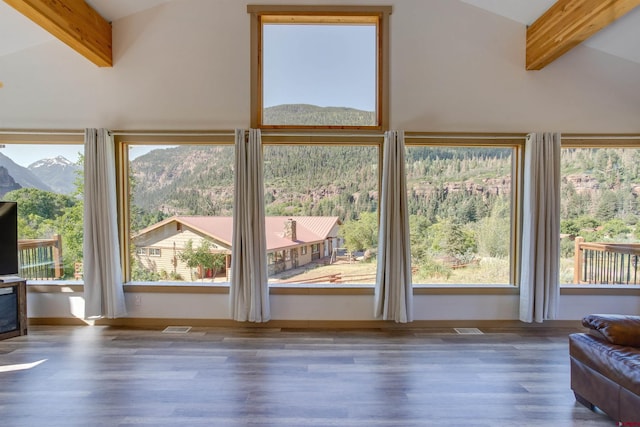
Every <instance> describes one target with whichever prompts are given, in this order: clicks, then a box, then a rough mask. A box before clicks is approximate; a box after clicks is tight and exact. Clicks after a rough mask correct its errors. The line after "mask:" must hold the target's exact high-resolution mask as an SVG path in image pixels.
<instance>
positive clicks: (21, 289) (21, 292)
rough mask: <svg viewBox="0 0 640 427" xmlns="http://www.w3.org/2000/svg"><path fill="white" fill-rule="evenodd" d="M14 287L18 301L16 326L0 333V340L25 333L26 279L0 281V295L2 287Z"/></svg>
mask: <svg viewBox="0 0 640 427" xmlns="http://www.w3.org/2000/svg"><path fill="white" fill-rule="evenodd" d="M6 288H14V292H15V293H16V295H17V302H18V307H17V308H18V313H17V317H18V319H17V320H18V327H17V328H16V329H14V330H11V331H6V332H2V333H0V340H3V339H6V338H13V337H17V336H20V335H27V281H26V280H23V279H18V280H13V281H6V282H4V281H3V282H0V297H2V296H3V295H2V289H6Z"/></svg>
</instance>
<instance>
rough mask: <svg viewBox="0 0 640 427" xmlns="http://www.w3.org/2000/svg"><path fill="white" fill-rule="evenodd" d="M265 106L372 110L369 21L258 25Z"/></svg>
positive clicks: (372, 28)
mask: <svg viewBox="0 0 640 427" xmlns="http://www.w3.org/2000/svg"><path fill="white" fill-rule="evenodd" d="M263 44H264V47H263V48H264V54H263V57H264V65H263V68H264V76H263V79H264V88H263V97H264V106H265V107H271V106H274V105H280V104H298V103H304V104H313V105H319V106H322V107H352V108H358V109H361V110H366V111H375V106H376V27H375V26H374V25H282V24H265V25H264V26H263Z"/></svg>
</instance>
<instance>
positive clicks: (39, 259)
mask: <svg viewBox="0 0 640 427" xmlns="http://www.w3.org/2000/svg"><path fill="white" fill-rule="evenodd" d="M18 257H19V262H20V277H23V278H25V279H31V280H52V279H59V278H61V277H62V275H63V274H64V272H63V268H62V239H61V237H60V235H58V234H56V235H54V236H53V239H24V240H19V241H18Z"/></svg>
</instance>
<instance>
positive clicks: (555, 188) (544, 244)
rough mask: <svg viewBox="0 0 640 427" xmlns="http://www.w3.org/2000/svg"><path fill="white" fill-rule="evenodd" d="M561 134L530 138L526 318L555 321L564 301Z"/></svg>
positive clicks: (526, 199)
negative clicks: (562, 276)
mask: <svg viewBox="0 0 640 427" xmlns="http://www.w3.org/2000/svg"><path fill="white" fill-rule="evenodd" d="M560 139H561V138H560V134H559V133H532V134H530V135H528V136H527V140H526V147H525V156H524V163H525V164H524V189H523V197H524V200H523V228H522V266H521V280H520V320H521V321H523V322H528V323H531V322H538V323H541V322H543V321H544V320H551V319H555V318H556V316H557V312H558V302H559V299H560V284H559V282H560V279H559V262H560Z"/></svg>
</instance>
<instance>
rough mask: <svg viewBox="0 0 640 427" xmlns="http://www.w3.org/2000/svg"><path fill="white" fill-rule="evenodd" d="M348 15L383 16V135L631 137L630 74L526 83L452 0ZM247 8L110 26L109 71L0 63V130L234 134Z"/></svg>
mask: <svg viewBox="0 0 640 427" xmlns="http://www.w3.org/2000/svg"><path fill="white" fill-rule="evenodd" d="M251 3H282V2H280V1H275V0H272V1H260V2H258V1H256V2H251ZM296 3H309V4H320V3H327V4H335V3H336V2H335V1H327V0H325V1H313V2H312V1H302V2H298V1H297V2H296ZM349 3H351V4H358V3H361V4H391V5H392V6H393V14H392V15H391V34H390V38H391V49H392V52H391V88H390V90H391V125H392V127H393V128H396V129H404V130H414V131H460V132H466V131H488V132H503V131H504V132H529V131H536V130H557V131H562V132H593V133H595V132H610V133H628V132H638V131H640V121H638V120H637V117H638V116H639V113H640V64H636V63H633V62H629V61H625V60H622V59H619V58H617V57H614V56H610V55H607V54H604V53H602V52H600V51H597V50H594V49H591V48H588V47H578V48H576V49H574V50H573V51H571V52H569V53H568V54H567V55H565V56H564V57H562V58H560V59H559V60H557V61H556V62H554V63H553V64H551V65H550V66H548V67H546V68H545V69H543V70H541V71H525V69H524V62H525V26H524V25H522V24H519V23H516V22H515V21H511V20H509V19H507V18H503V17H500V16H496V15H493V14H491V13H489V12H486V11H484V10H482V9H479V8H476V7H474V6H471V5H468V4H466V3H461V2H459V1H457V0H401V1H400V0H395V1H380V0H375V1H372V0H366V1H365V0H353V1H350V2H349ZM246 5H247V2H241V1H238V0H173V1H171V2H169V3H165V4H163V5H161V6H158V7H156V8H153V9H150V10H147V11H143V12H140V13H137V14H134V15H131V16H129V17H126V18H123V19H121V20H118V21H116V22H114V23H113V46H114V66H113V68H98V67H96V66H94V65H93V64H92V63H91V62H89V61H88V60H86V59H84V58H83V57H81V56H80V55H79V54H77V53H75V52H74V51H72V50H71V49H70V48H68V47H67V46H65V45H64V44H62V43H61V42H59V41H52V42H48V43H45V44H43V45H39V46H36V47H33V48H29V49H26V50H24V51H20V52H17V53H13V54H9V55H6V56H3V57H0V80H1V81H2V82H3V83H4V87H3V88H2V89H0V97H1V98H0V99H1V100H2V101H1V102H0V128H27V129H29V128H36V129H42V128H66V129H69V128H72V129H82V128H84V127H108V128H112V129H143V130H144V129H153V130H157V129H184V130H188V129H194V130H197V129H232V128H234V127H246V126H248V125H249V93H250V89H249V60H250V58H249V15H248V14H247V12H246Z"/></svg>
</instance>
